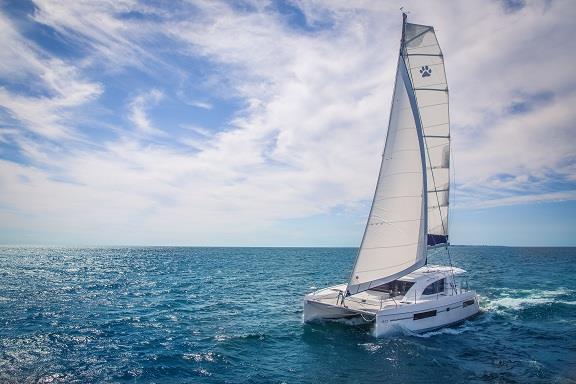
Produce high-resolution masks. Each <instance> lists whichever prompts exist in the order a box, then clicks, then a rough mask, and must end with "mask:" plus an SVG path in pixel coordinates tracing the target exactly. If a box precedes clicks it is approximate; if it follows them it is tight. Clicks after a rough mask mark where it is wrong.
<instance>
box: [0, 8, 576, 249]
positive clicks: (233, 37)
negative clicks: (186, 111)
mask: <svg viewBox="0 0 576 384" xmlns="http://www.w3.org/2000/svg"><path fill="white" fill-rule="evenodd" d="M296 4H298V5H299V6H300V7H301V9H302V10H303V12H304V14H305V18H306V20H307V22H308V23H309V25H308V26H307V27H308V29H306V28H299V27H294V26H293V25H290V24H289V23H288V22H287V21H286V20H285V19H282V17H281V15H279V14H278V13H277V12H275V11H274V9H273V4H267V3H256V6H257V7H259V11H258V12H248V11H242V10H237V9H234V8H233V7H231V6H230V4H229V3H225V2H216V1H209V2H195V3H194V6H193V7H195V12H190V17H187V18H182V17H177V16H175V15H174V14H170V12H169V11H167V10H160V9H153V8H151V7H145V6H143V5H140V4H137V3H136V2H132V1H123V2H112V3H93V2H75V3H69V2H66V3H61V2H51V1H48V0H42V1H38V2H37V5H38V6H39V10H38V11H37V12H36V14H35V15H34V19H35V20H36V21H38V22H41V23H43V24H45V25H47V26H50V27H52V28H54V29H55V30H57V31H58V32H59V33H61V34H62V35H63V36H66V38H68V39H71V40H72V41H74V42H76V43H77V44H79V45H86V46H88V47H91V49H87V50H86V52H85V54H86V57H85V58H83V60H81V61H80V62H79V63H78V66H72V65H71V64H70V63H64V62H62V61H54V60H55V59H54V58H46V57H44V56H43V55H45V54H46V53H45V52H40V50H39V48H37V47H35V48H30V49H28V48H26V47H34V45H33V43H30V42H27V41H25V39H24V38H23V37H22V35H21V34H19V32H18V31H16V30H15V29H14V28H12V29H8V30H9V31H10V33H11V35H10V36H12V37H10V40H11V41H20V42H21V43H22V44H20V43H18V44H16V45H15V44H13V43H10V44H11V45H10V47H16V48H14V49H16V50H17V51H18V52H20V53H21V54H20V56H18V58H17V59H14V60H15V62H18V63H19V62H22V63H28V64H26V65H25V66H23V68H26V72H22V73H31V74H34V76H36V77H38V78H39V79H40V80H38V81H40V82H41V83H42V84H45V86H46V87H47V89H49V90H50V92H52V96H51V97H50V98H42V97H36V98H35V97H31V96H20V97H21V99H19V98H18V97H17V96H18V95H15V94H14V93H12V92H11V91H8V90H2V92H5V93H4V94H2V93H0V101H1V102H2V103H3V105H4V104H5V107H6V108H8V109H9V110H10V111H11V113H12V115H13V117H14V118H15V119H17V120H18V121H20V122H22V123H23V124H27V125H28V126H30V127H35V128H30V129H35V132H43V135H45V136H47V137H58V134H62V133H66V134H65V135H64V136H63V137H65V138H67V140H71V141H73V140H74V136H73V135H70V134H67V133H68V131H69V130H71V129H73V125H72V124H71V123H70V121H71V119H70V118H69V116H68V115H67V114H68V113H72V112H74V111H75V108H76V107H79V106H81V105H83V104H84V103H86V102H88V101H90V100H94V98H95V97H97V96H98V95H100V94H102V92H103V88H102V87H103V86H101V85H99V84H96V83H94V82H91V81H88V80H86V79H87V78H88V76H87V75H86V74H88V73H90V74H91V75H92V76H96V74H94V72H91V71H90V68H93V67H94V66H97V65H99V63H102V62H104V63H105V65H106V66H107V69H108V70H110V71H122V70H126V68H134V67H135V68H139V69H142V70H144V71H146V72H152V74H153V76H155V77H163V76H164V74H165V70H166V68H168V67H170V68H174V67H176V68H177V69H176V70H175V71H174V72H175V74H176V75H175V78H177V80H174V82H175V83H177V82H178V81H180V80H181V77H180V75H179V73H180V71H184V70H185V68H181V67H178V65H177V64H174V63H172V62H169V61H168V59H167V58H166V57H167V56H168V55H165V53H166V52H168V51H169V52H170V53H174V52H173V51H171V50H175V51H176V53H177V54H179V55H186V56H188V57H190V58H194V59H198V58H199V57H200V58H203V59H204V60H208V62H209V64H210V66H211V67H212V68H213V69H214V72H211V73H210V76H207V77H206V79H205V81H206V84H212V85H213V86H214V87H215V88H218V92H217V93H218V94H219V95H226V96H227V97H235V98H238V99H241V100H243V101H244V103H245V104H244V107H243V108H242V109H241V110H239V111H237V113H236V114H235V115H234V116H233V117H232V119H231V120H230V121H229V122H228V124H225V125H224V126H221V127H218V128H217V129H210V130H207V129H206V128H205V127H202V126H201V125H198V124H192V123H190V122H189V121H188V120H187V118H186V116H183V117H182V118H181V119H180V120H179V122H178V123H171V124H175V125H176V126H178V127H180V128H184V129H183V130H182V131H183V133H182V132H179V133H176V134H174V135H176V136H173V135H172V134H170V135H168V134H167V133H165V131H162V130H160V129H159V128H158V126H160V125H156V121H157V119H160V116H158V117H157V116H156V115H155V114H154V108H153V107H154V106H156V105H157V104H158V103H159V102H160V101H161V99H162V98H163V97H165V94H166V97H168V92H170V89H169V88H168V87H167V88H162V90H163V91H160V90H159V89H157V88H154V86H155V85H154V86H152V87H149V88H147V89H151V90H149V91H147V92H144V93H141V94H137V95H136V96H134V97H133V99H132V100H131V101H130V102H129V105H128V116H127V117H128V120H129V121H130V122H131V123H132V125H133V126H134V128H135V131H136V132H137V133H140V135H131V134H126V132H127V131H128V130H129V127H125V128H124V129H121V130H120V131H121V132H122V134H121V135H120V137H118V138H116V139H111V140H110V139H109V140H106V141H102V142H100V143H98V146H95V147H91V146H87V145H79V144H78V143H77V142H73V143H72V144H73V145H72V144H71V143H70V142H66V146H67V147H68V149H67V150H65V151H62V150H61V149H60V148H53V147H49V146H44V145H42V144H38V143H36V142H32V141H30V140H23V139H22V140H21V141H20V142H19V143H20V146H21V150H22V151H24V152H25V153H26V154H27V155H28V156H29V157H30V158H33V159H34V160H35V161H36V163H38V164H44V165H49V166H50V167H49V168H48V167H41V166H39V167H36V168H32V167H30V166H26V165H18V164H15V163H11V162H7V161H4V162H2V163H1V167H2V171H1V173H0V174H1V175H2V178H3V180H2V184H3V185H9V186H10V188H9V189H8V190H6V192H5V193H3V194H2V195H1V196H0V202H1V203H2V204H3V205H4V206H9V207H11V210H10V211H9V212H4V213H3V215H5V217H4V219H6V220H10V222H11V223H16V224H14V225H18V226H19V227H20V228H23V229H25V228H36V229H38V231H41V230H43V228H44V229H46V228H52V229H54V230H55V231H57V230H60V231H71V232H73V233H74V236H76V238H79V239H82V238H86V239H91V240H90V241H92V242H130V241H134V242H146V243H188V244H191V243H196V244H234V243H247V242H249V241H250V239H255V238H258V236H262V237H265V236H272V237H274V236H278V238H279V239H281V238H282V237H281V235H280V234H278V233H277V232H275V231H277V229H276V227H275V225H276V224H277V223H279V222H282V221H283V220H287V219H299V218H306V217H310V216H313V215H319V214H325V213H329V212H331V211H332V210H334V209H340V208H344V209H347V208H349V209H352V210H354V209H355V208H357V207H358V205H359V204H360V203H361V202H363V201H365V200H367V199H369V198H370V194H371V193H372V191H373V185H374V184H375V182H376V180H375V176H376V173H377V167H378V165H379V160H380V153H381V150H382V145H383V142H384V136H385V129H386V128H385V126H386V123H387V120H388V109H389V104H390V103H389V100H390V96H391V93H392V79H393V74H394V73H393V72H394V69H395V66H394V64H395V61H396V52H397V48H398V40H399V28H400V20H401V18H400V14H399V11H398V8H399V7H400V3H398V4H389V3H383V2H377V1H375V2H371V1H365V2H354V3H349V2H345V1H341V2H337V1H326V2H321V1H300V2H297V3H296ZM350 4H352V5H350ZM407 7H408V8H409V9H410V10H412V14H411V15H410V17H411V18H412V20H413V21H415V22H422V23H424V24H433V25H435V27H436V30H437V33H438V36H439V39H440V43H441V44H442V45H443V49H444V53H445V56H446V60H447V63H448V64H447V65H448V79H449V82H450V88H451V101H452V105H451V113H452V118H453V127H454V129H453V137H454V139H455V153H456V167H457V179H458V181H459V183H461V184H462V187H461V189H460V192H459V197H458V200H459V201H462V206H466V205H467V204H468V205H467V206H469V207H479V206H483V207H488V206H499V205H509V204H518V203H529V202H534V201H556V200H559V199H574V193H573V191H567V192H557V191H555V192H550V191H545V190H543V189H544V188H545V187H546V183H547V182H549V181H550V179H551V178H552V177H555V178H558V177H561V178H563V179H565V180H572V181H573V180H574V179H575V178H576V170H575V168H574V163H573V162H570V161H568V160H569V159H570V158H573V156H574V155H573V146H572V145H571V143H572V142H573V138H574V136H575V132H574V125H573V123H572V121H574V117H576V116H575V113H574V112H573V110H572V109H573V108H572V106H573V105H574V104H575V102H576V100H575V97H576V96H575V95H576V93H575V92H574V90H575V89H576V84H575V82H576V80H574V77H573V76H571V75H570V74H569V73H566V72H564V71H562V70H558V69H557V68H570V67H571V65H570V64H572V63H573V62H574V54H573V53H572V52H569V51H567V50H566V36H570V35H571V34H572V33H573V32H574V29H575V27H574V24H573V22H572V20H573V19H574V16H575V15H574V8H575V7H573V6H571V5H570V3H562V2H557V3H552V4H551V5H550V6H548V8H546V7H545V5H544V4H543V3H538V2H536V3H530V4H529V5H528V6H527V7H525V8H524V9H522V10H520V11H519V12H517V13H514V14H506V13H505V12H504V11H503V8H502V6H501V5H500V4H498V3H496V2H494V3H486V2H479V3H476V4H471V3H470V2H466V3H465V4H462V3H454V2H449V3H447V2H426V3H423V2H414V3H413V4H409V5H408V6H407ZM130 12H141V13H145V14H147V15H154V16H155V17H153V18H151V19H145V18H143V19H126V18H123V17H122V15H125V14H127V13H130ZM322 23H324V24H325V25H329V27H326V28H322V27H321V25H322ZM167 37H168V38H169V39H170V40H169V41H170V43H169V44H168V47H164V46H162V47H160V46H158V45H155V44H150V42H158V41H162V40H163V39H164V40H165V39H166V38H167ZM39 52H40V53H39ZM538 52H546V54H538ZM552 57H553V58H554V59H551V58H552ZM48 63H50V65H48ZM156 63H160V67H155V64H156ZM14 65H15V64H14V62H10V61H6V64H5V65H3V66H2V64H0V71H2V72H1V73H6V74H8V73H11V71H15V70H14ZM46 68H51V69H50V72H46V73H45V72H43V71H45V70H46ZM18 73H20V72H18ZM44 73H45V74H44ZM42 74H44V75H42ZM21 76H25V75H24V74H22V75H21ZM170 76H172V73H169V74H166V77H170ZM96 78H98V77H96ZM167 81H172V80H167ZM139 89H144V88H139ZM175 89H181V84H175ZM543 92H549V93H552V94H553V95H554V96H553V97H552V98H551V99H550V100H549V101H547V102H546V103H542V104H541V105H536V106H534V108H533V110H529V111H526V112H525V113H524V114H510V113H509V109H510V106H511V104H512V102H522V101H523V100H525V99H527V98H528V99H529V98H530V97H531V95H537V94H541V93H543ZM175 93H176V94H177V96H178V97H180V98H181V99H182V100H183V101H184V102H187V103H188V104H189V105H192V106H195V107H198V108H200V109H203V110H205V111H211V108H212V107H213V106H214V105H217V101H216V100H214V101H213V100H212V98H210V100H211V102H210V103H207V102H205V101H203V100H206V99H208V97H206V98H204V97H203V96H202V95H194V97H193V98H189V99H187V98H183V97H181V96H182V95H181V94H178V91H175ZM116 112H119V111H116ZM172 118H174V117H172ZM163 127H164V126H163ZM550 132H553V134H550ZM151 137H154V138H156V139H158V141H157V142H155V143H151V142H150V140H151ZM181 143H184V144H185V145H186V146H185V147H184V148H182V147H181V146H180V145H178V144H181ZM190 147H192V148H193V149H192V150H190ZM552 173H554V175H552ZM502 174H506V175H509V176H506V177H499V175H502ZM20 176H25V177H20ZM22 180H26V182H24V181H22ZM478 200H480V201H481V202H480V203H478ZM473 201H475V203H474V204H476V205H473V204H472V202H473ZM15 212H17V213H18V214H16V213H15ZM6 215H8V216H6ZM6 220H2V221H3V222H8V221H6ZM123 228H124V230H123ZM125 228H129V229H125ZM95 229H98V230H97V231H96V232H95ZM126 231H128V233H126ZM255 234H256V235H255ZM82 236H85V237H82ZM310 236H311V237H312V236H313V234H311V235H310ZM131 239H134V240H131ZM251 241H253V243H254V244H257V240H251ZM286 242H289V240H288V239H287V240H286ZM278 243H282V241H280V240H279V241H278V242H277V244H278Z"/></svg>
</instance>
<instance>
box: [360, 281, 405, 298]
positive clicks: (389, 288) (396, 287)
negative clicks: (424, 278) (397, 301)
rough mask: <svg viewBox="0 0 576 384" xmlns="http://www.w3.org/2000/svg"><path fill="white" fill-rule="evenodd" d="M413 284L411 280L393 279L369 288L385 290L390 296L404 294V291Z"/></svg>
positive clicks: (379, 290)
mask: <svg viewBox="0 0 576 384" xmlns="http://www.w3.org/2000/svg"><path fill="white" fill-rule="evenodd" d="M413 285H414V283H413V282H411V281H402V280H394V281H391V282H389V283H386V284H382V285H379V286H377V287H374V288H370V290H372V291H378V292H386V293H389V294H390V296H391V297H396V296H404V295H406V292H408V290H409V289H410V288H412V286H413Z"/></svg>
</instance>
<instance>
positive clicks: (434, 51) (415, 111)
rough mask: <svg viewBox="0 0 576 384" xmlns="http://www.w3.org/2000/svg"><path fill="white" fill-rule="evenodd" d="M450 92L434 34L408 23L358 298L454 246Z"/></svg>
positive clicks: (352, 284) (355, 287)
mask: <svg viewBox="0 0 576 384" xmlns="http://www.w3.org/2000/svg"><path fill="white" fill-rule="evenodd" d="M449 132H450V128H449V118H448V88H447V83H446V75H445V72H444V61H443V57H442V52H441V50H440V47H439V45H438V41H437V40H436V35H435V33H434V29H433V28H432V27H429V26H423V25H417V24H410V23H406V21H405V16H404V25H403V34H402V43H401V48H400V57H399V59H398V67H397V70H396V81H395V85H394V93H393V98H392V107H391V110H390V121H389V123H388V133H387V136H386V145H385V147H384V154H383V157H382V164H381V166H380V173H379V176H378V182H377V185H376V191H375V193H374V199H373V201H372V207H371V209H370V215H369V217H368V222H367V224H366V229H365V231H364V236H363V238H362V243H361V245H360V249H359V251H358V256H357V258H356V263H355V265H354V269H353V271H352V275H351V277H350V281H349V283H348V288H347V290H348V294H356V293H358V292H362V291H365V290H367V289H370V288H371V287H375V286H378V285H381V284H384V283H387V282H389V281H392V280H395V279H397V278H399V277H402V276H404V275H406V274H408V273H410V272H412V271H414V270H416V269H418V268H420V267H422V266H424V265H425V264H426V246H427V245H437V244H443V243H447V241H448V222H447V217H448V196H449V184H450V180H449V160H450V147H449V140H450V134H449Z"/></svg>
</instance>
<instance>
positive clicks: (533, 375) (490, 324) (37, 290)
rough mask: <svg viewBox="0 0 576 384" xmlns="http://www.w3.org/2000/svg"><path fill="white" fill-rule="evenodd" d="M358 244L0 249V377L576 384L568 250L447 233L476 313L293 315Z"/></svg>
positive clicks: (337, 273)
mask: <svg viewBox="0 0 576 384" xmlns="http://www.w3.org/2000/svg"><path fill="white" fill-rule="evenodd" d="M355 253H356V249H353V248H194V247H182V248H178V247H150V248H136V247H121V248H110V247H109V248H42V247H14V248H9V247H2V248H0V382H2V383H323V384H328V383H436V382H438V383H440V382H449V383H450V384H454V383H576V267H575V265H576V248H509V247H472V246H452V247H451V255H452V262H453V264H454V265H455V266H458V267H461V268H464V269H466V270H468V271H469V284H470V287H471V288H473V289H475V290H476V291H477V292H478V294H479V295H480V297H481V308H482V312H481V313H480V314H479V315H478V316H476V317H475V318H473V319H471V320H468V321H466V322H464V323H463V324H461V325H458V326H454V327H451V328H444V329H441V330H437V331H433V332H428V333H424V334H421V335H417V334H409V333H399V334H396V335H393V336H391V337H388V338H381V339H376V338H374V337H373V336H372V335H371V331H370V328H369V327H367V326H357V327H354V326H350V325H346V324H335V323H327V324H314V325H304V324H302V297H303V296H304V294H306V293H308V292H310V291H312V290H314V289H316V288H320V287H324V286H328V285H333V284H336V283H340V282H344V281H345V280H346V279H347V277H348V274H349V272H350V269H351V266H352V263H353V261H354V257H355ZM436 259H438V260H436ZM444 262H445V259H444V258H443V257H441V256H440V255H432V256H431V257H430V263H444Z"/></svg>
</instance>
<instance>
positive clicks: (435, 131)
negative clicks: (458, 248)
mask: <svg viewBox="0 0 576 384" xmlns="http://www.w3.org/2000/svg"><path fill="white" fill-rule="evenodd" d="M405 56H406V65H407V66H408V68H409V70H410V77H411V79H412V84H413V86H414V93H415V95H416V100H417V103H418V111H419V112H420V119H421V121H422V128H423V130H424V142H425V144H426V145H425V147H426V169H427V174H428V177H427V180H428V245H437V244H443V243H447V242H448V204H449V202H448V200H449V195H450V119H449V115H448V84H447V82H446V72H445V70H444V57H443V55H442V51H441V49H440V46H439V45H438V40H437V39H436V34H435V33H434V28H432V27H430V26H426V25H418V24H410V23H406V24H405Z"/></svg>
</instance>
